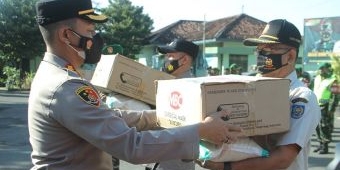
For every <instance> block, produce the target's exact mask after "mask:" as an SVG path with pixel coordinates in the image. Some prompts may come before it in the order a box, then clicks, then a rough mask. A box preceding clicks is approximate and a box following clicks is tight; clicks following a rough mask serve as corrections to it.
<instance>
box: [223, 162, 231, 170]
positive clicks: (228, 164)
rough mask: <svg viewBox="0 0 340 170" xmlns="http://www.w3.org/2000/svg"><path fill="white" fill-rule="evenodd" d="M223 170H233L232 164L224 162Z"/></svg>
mask: <svg viewBox="0 0 340 170" xmlns="http://www.w3.org/2000/svg"><path fill="white" fill-rule="evenodd" d="M223 170H231V163H230V162H224V168H223Z"/></svg>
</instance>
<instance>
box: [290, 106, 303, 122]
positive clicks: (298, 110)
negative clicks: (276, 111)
mask: <svg viewBox="0 0 340 170" xmlns="http://www.w3.org/2000/svg"><path fill="white" fill-rule="evenodd" d="M291 109H292V110H291V117H292V118H293V119H300V118H301V117H302V115H303V113H304V112H305V106H304V105H299V104H294V105H292V108H291Z"/></svg>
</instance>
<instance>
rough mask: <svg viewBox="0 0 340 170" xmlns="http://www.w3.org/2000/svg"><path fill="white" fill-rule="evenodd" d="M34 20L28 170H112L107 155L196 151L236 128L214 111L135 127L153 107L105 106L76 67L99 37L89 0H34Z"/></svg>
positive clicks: (143, 159) (141, 158) (93, 58)
mask: <svg viewBox="0 0 340 170" xmlns="http://www.w3.org/2000/svg"><path fill="white" fill-rule="evenodd" d="M36 10H37V22H38V24H39V29H40V31H41V34H42V37H43V39H44V42H45V44H46V52H45V56H44V58H43V61H42V62H41V63H40V65H39V68H38V70H37V72H36V75H35V77H34V80H33V83H32V86H31V91H30V96H29V104H28V126H29V136H30V139H29V140H30V143H31V146H32V149H33V151H32V154H31V158H32V163H33V165H34V167H33V168H32V169H63V170H65V169H72V170H78V169H79V170H83V169H95V170H112V168H113V167H112V156H115V157H117V158H119V159H122V160H125V161H128V162H131V163H149V162H157V161H164V160H171V159H195V158H197V157H198V154H199V153H198V152H199V140H200V139H205V140H208V141H210V142H213V143H215V144H219V145H221V144H222V143H223V142H225V141H227V140H229V139H231V140H236V134H238V133H239V131H240V129H239V128H236V127H234V126H231V125H228V124H227V123H226V122H224V121H223V120H222V119H221V118H220V117H221V116H226V112H219V113H216V114H215V115H214V116H210V117H207V118H205V119H204V120H203V121H202V122H200V123H197V124H193V125H189V126H185V127H179V128H173V129H164V130H159V131H142V132H138V131H137V129H136V128H135V127H133V128H131V126H137V127H138V128H145V127H146V126H151V127H152V126H155V124H156V123H157V117H156V115H155V112H154V111H135V112H130V113H129V112H127V111H121V110H116V111H113V110H111V109H109V108H108V107H107V106H106V105H105V104H104V103H103V102H102V101H101V99H100V97H99V95H98V92H97V90H96V89H95V88H94V87H93V86H92V85H91V83H89V82H88V81H87V80H86V79H83V78H82V77H80V76H79V74H78V73H77V72H76V70H77V69H78V68H79V67H80V66H81V64H83V63H90V64H91V63H96V62H98V61H99V59H100V56H101V49H102V46H103V41H102V39H101V38H100V36H99V35H98V34H95V30H94V28H95V25H94V23H103V22H106V21H107V20H108V19H107V17H105V16H103V15H99V14H96V13H95V12H94V9H93V8H92V3H91V0H41V1H38V2H37V4H36Z"/></svg>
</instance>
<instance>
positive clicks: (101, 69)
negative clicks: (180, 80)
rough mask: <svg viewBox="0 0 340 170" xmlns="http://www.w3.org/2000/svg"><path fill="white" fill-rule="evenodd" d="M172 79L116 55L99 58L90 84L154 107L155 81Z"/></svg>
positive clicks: (172, 77) (165, 74) (168, 75)
mask: <svg viewBox="0 0 340 170" xmlns="http://www.w3.org/2000/svg"><path fill="white" fill-rule="evenodd" d="M174 78H175V77H174V76H172V75H170V74H167V73H164V72H161V71H158V70H155V69H152V68H150V67H147V66H145V65H143V64H141V63H139V62H137V61H134V60H132V59H129V58H127V57H124V56H122V55H119V54H117V55H103V56H102V57H101V59H100V61H99V63H98V64H97V67H96V69H95V71H94V74H93V77H92V79H91V83H92V84H93V85H95V86H96V87H97V88H98V89H99V90H102V91H104V92H108V93H109V92H112V91H114V92H117V93H121V94H124V95H126V96H129V97H132V98H135V99H137V100H141V101H144V102H146V103H149V104H152V105H155V104H156V87H155V80H163V79H174Z"/></svg>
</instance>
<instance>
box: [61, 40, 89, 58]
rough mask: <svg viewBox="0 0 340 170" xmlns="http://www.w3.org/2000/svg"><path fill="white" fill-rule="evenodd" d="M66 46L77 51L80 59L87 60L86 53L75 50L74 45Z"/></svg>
mask: <svg viewBox="0 0 340 170" xmlns="http://www.w3.org/2000/svg"><path fill="white" fill-rule="evenodd" d="M66 44H67V45H68V46H69V47H71V48H72V49H73V50H74V51H76V52H77V54H78V56H79V57H81V58H82V59H84V60H85V51H78V50H77V49H75V48H74V47H73V46H72V45H70V43H69V42H67V43H66Z"/></svg>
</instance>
